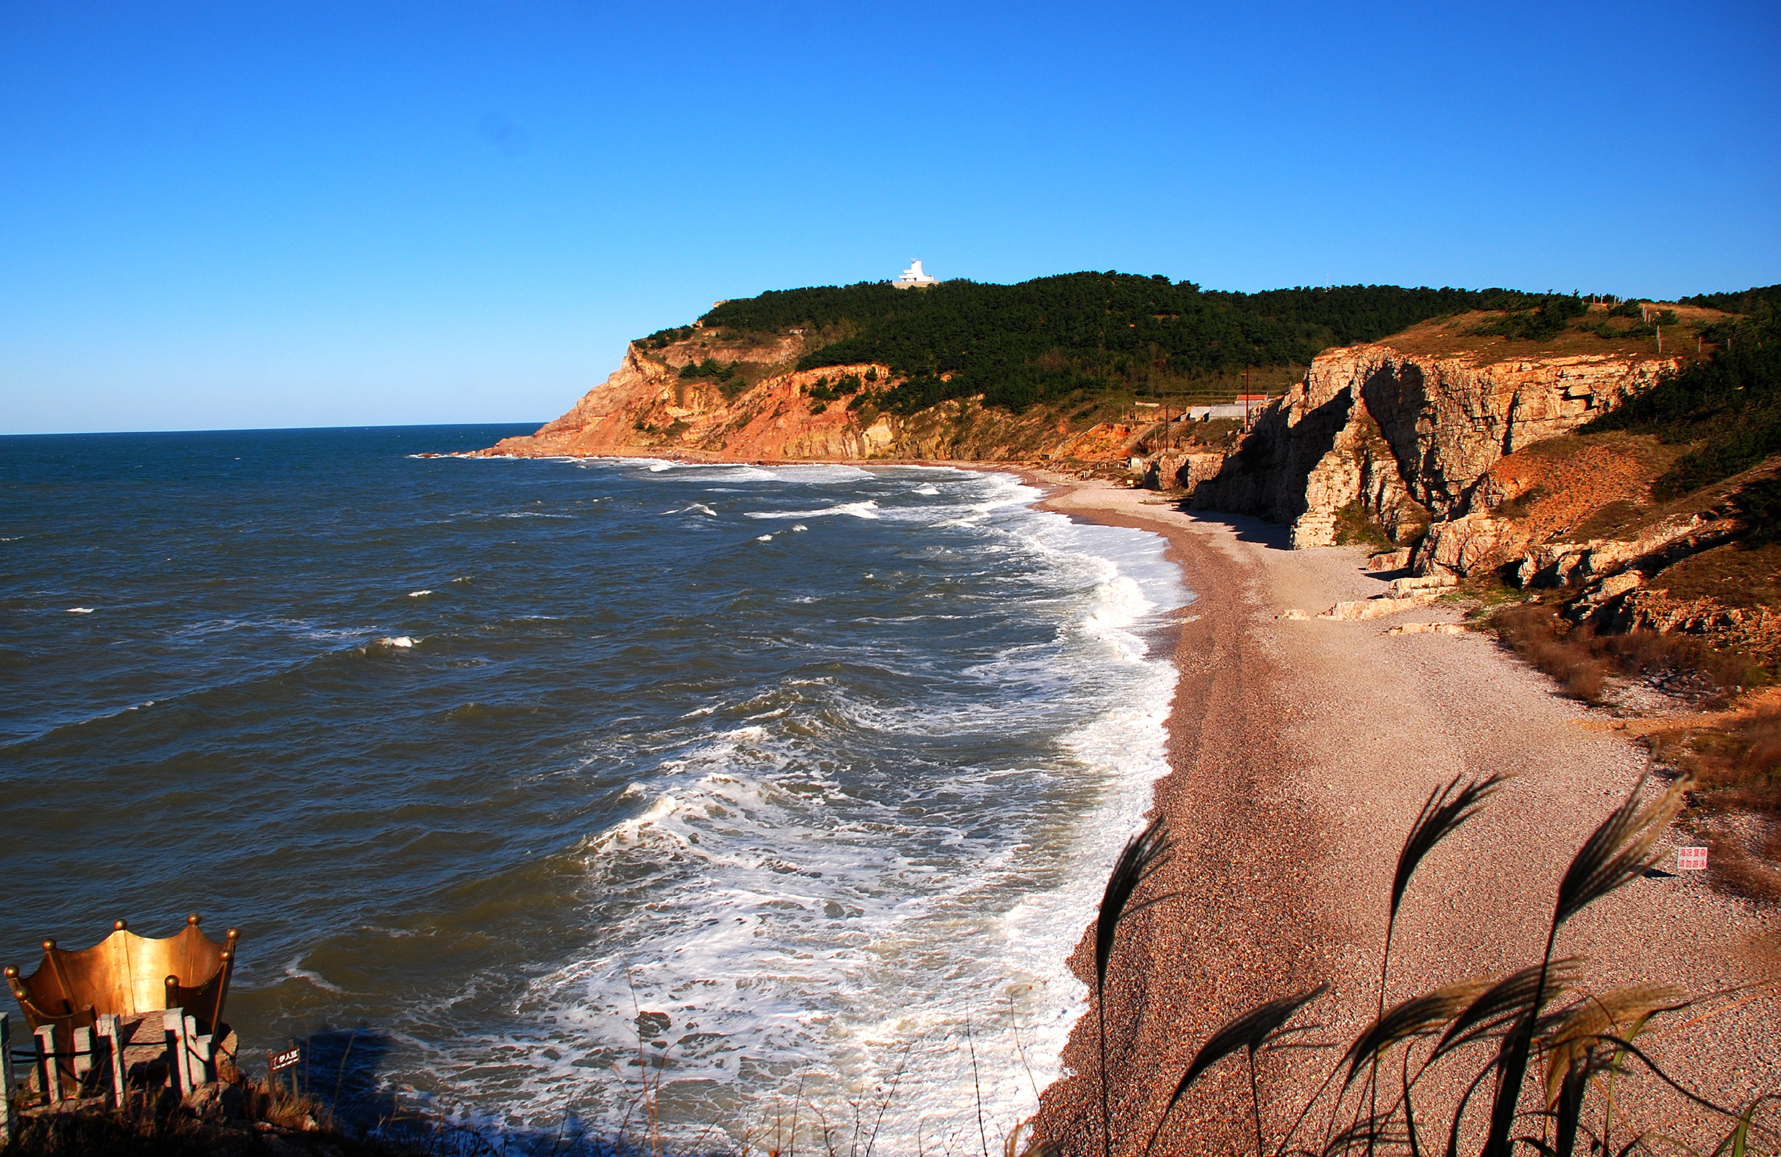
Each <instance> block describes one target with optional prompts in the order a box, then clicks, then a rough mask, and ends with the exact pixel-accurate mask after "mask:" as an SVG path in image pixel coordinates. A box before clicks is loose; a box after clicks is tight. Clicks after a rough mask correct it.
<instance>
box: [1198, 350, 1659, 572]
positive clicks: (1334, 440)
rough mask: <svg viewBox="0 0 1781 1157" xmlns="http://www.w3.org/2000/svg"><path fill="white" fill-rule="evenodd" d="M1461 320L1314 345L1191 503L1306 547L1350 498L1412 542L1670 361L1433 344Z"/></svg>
mask: <svg viewBox="0 0 1781 1157" xmlns="http://www.w3.org/2000/svg"><path fill="white" fill-rule="evenodd" d="M1461 328H1462V327H1461V326H1457V325H1454V324H1453V323H1452V322H1445V321H1444V322H1438V323H1430V324H1429V325H1425V326H1420V327H1417V328H1416V329H1413V330H1411V331H1409V332H1408V333H1406V334H1405V335H1404V340H1401V341H1400V340H1394V341H1387V342H1376V343H1371V344H1368V345H1362V346H1353V347H1349V348H1345V349H1336V350H1330V351H1327V352H1325V353H1322V354H1319V355H1318V356H1317V358H1316V359H1315V360H1314V361H1313V362H1312V363H1311V368H1310V370H1309V371H1308V372H1307V373H1306V375H1305V378H1304V380H1303V381H1302V382H1300V383H1299V384H1298V385H1297V386H1295V387H1293V388H1292V389H1291V390H1289V391H1288V392H1287V393H1286V394H1285V395H1283V396H1282V397H1280V398H1278V399H1275V400H1274V401H1272V402H1270V403H1268V405H1267V407H1266V408H1265V409H1264V410H1263V411H1262V412H1261V414H1260V415H1259V416H1258V417H1257V418H1256V419H1255V421H1254V423H1253V425H1252V426H1251V428H1250V430H1249V433H1248V435H1247V436H1246V437H1245V438H1244V440H1243V441H1242V443H1241V444H1240V446H1239V447H1238V448H1237V451H1236V452H1235V453H1233V454H1232V455H1231V456H1230V457H1229V458H1228V459H1227V460H1225V461H1224V462H1222V463H1221V464H1220V467H1219V469H1218V471H1217V473H1216V474H1214V475H1213V476H1212V477H1210V478H1207V479H1206V480H1204V481H1202V482H1199V483H1198V484H1197V485H1195V487H1194V489H1193V505H1194V506H1196V507H1199V508H1202V509H1216V510H1224V511H1230V512H1233V513H1241V514H1253V515H1257V516H1260V517H1262V518H1266V519H1268V520H1269V521H1271V522H1278V523H1283V524H1286V525H1289V526H1290V527H1291V528H1292V544H1293V546H1294V547H1310V546H1329V545H1333V544H1334V543H1335V541H1336V524H1337V521H1338V518H1339V515H1340V513H1341V512H1342V510H1343V509H1344V508H1345V507H1349V506H1350V505H1351V504H1355V503H1358V504H1359V508H1360V512H1361V513H1362V514H1363V515H1364V516H1365V517H1366V518H1367V519H1368V520H1370V521H1372V522H1374V523H1377V524H1378V525H1379V526H1381V527H1383V528H1384V530H1385V531H1386V533H1387V534H1388V535H1389V536H1390V537H1391V539H1392V540H1393V541H1394V542H1408V541H1410V540H1412V539H1414V538H1417V537H1420V536H1421V535H1422V533H1423V532H1424V531H1426V530H1428V529H1429V527H1430V526H1431V525H1433V524H1439V523H1443V522H1446V521H1448V520H1450V519H1454V518H1456V517H1459V516H1462V515H1463V514H1464V513H1465V512H1466V511H1467V510H1468V509H1469V507H1470V503H1471V500H1472V498H1473V495H1474V492H1475V491H1476V489H1477V487H1478V484H1479V482H1480V481H1481V480H1482V479H1483V478H1484V477H1485V475H1486V473H1487V472H1488V471H1489V470H1490V468H1491V467H1492V466H1494V465H1495V464H1496V463H1497V462H1498V461H1499V460H1500V459H1502V458H1504V457H1506V456H1508V455H1510V454H1513V453H1514V452H1515V451H1516V450H1517V449H1520V448H1522V447H1526V446H1529V445H1532V444H1534V443H1536V442H1540V441H1544V440H1546V439H1548V438H1552V437H1555V436H1557V435H1559V434H1563V433H1565V432H1567V431H1569V430H1571V429H1574V428H1575V427H1577V426H1579V425H1581V424H1582V423H1584V422H1586V421H1588V420H1589V419H1590V418H1591V417H1594V416H1596V415H1597V414H1600V413H1601V412H1602V411H1603V410H1605V409H1607V408H1609V407H1611V406H1613V405H1615V404H1616V403H1618V402H1619V401H1620V400H1622V399H1623V398H1625V397H1627V396H1628V395H1630V394H1632V393H1634V392H1637V391H1639V390H1641V389H1644V388H1647V387H1649V386H1650V385H1651V384H1652V383H1653V382H1654V381H1656V379H1657V376H1658V375H1659V374H1660V373H1662V372H1664V371H1666V370H1673V369H1674V368H1676V366H1677V364H1678V360H1677V359H1676V358H1673V357H1672V358H1662V357H1659V356H1656V355H1655V354H1646V353H1645V352H1643V351H1637V350H1631V351H1629V350H1609V351H1606V352H1599V353H1568V354H1559V355H1550V354H1541V353H1533V354H1530V355H1527V356H1522V357H1514V358H1508V359H1500V358H1493V357H1491V355H1492V354H1495V353H1497V352H1498V351H1496V350H1491V349H1489V348H1488V347H1486V348H1484V349H1476V348H1473V349H1467V348H1464V347H1460V348H1450V349H1441V348H1440V346H1441V344H1442V343H1441V341H1440V339H1443V338H1446V337H1447V336H1448V334H1447V332H1446V330H1447V329H1455V330H1458V329H1461ZM1430 339H1434V340H1432V341H1431V340H1430ZM1452 344H1457V343H1452ZM1419 347H1420V348H1419ZM1431 347H1433V348H1431Z"/></svg>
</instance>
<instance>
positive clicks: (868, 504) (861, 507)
mask: <svg viewBox="0 0 1781 1157" xmlns="http://www.w3.org/2000/svg"><path fill="white" fill-rule="evenodd" d="M834 514H851V515H852V516H853V517H855V518H880V517H882V515H880V514H879V512H878V503H877V502H876V501H874V500H873V499H870V498H868V499H866V500H865V501H863V502H841V503H837V504H836V505H834V506H825V507H823V508H822V509H820V510H748V511H744V512H743V515H742V516H743V517H744V518H827V517H829V516H830V515H834Z"/></svg>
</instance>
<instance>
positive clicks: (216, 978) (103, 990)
mask: <svg viewBox="0 0 1781 1157" xmlns="http://www.w3.org/2000/svg"><path fill="white" fill-rule="evenodd" d="M198 923H199V918H198V917H197V916H196V915H192V916H187V917H186V926H185V927H184V928H181V929H180V930H179V931H178V932H177V933H175V934H174V935H172V936H168V937H166V938H165V939H161V940H153V939H150V938H149V937H146V936H138V935H136V933H134V932H131V931H130V930H129V927H128V925H126V924H125V923H124V921H122V920H119V921H118V922H117V923H115V924H113V925H112V933H111V935H110V936H107V937H106V938H105V939H103V940H101V941H99V943H97V944H95V945H93V946H92V947H91V948H84V949H82V950H80V951H78V952H69V951H68V950H67V949H65V948H58V947H56V942H55V941H54V940H45V941H44V942H43V963H42V964H40V965H38V966H37V971H36V972H33V973H32V974H31V975H30V976H24V977H21V976H20V975H19V970H18V969H16V968H8V969H7V970H6V983H7V984H8V985H9V986H10V987H11V988H12V995H13V996H14V997H16V998H17V999H18V1002H19V1007H20V1008H21V1009H23V1010H24V1012H25V1019H26V1020H27V1021H29V1022H30V1024H31V1028H32V1030H33V1031H35V1030H37V1029H39V1028H42V1027H43V1026H44V1025H54V1026H55V1027H56V1031H57V1033H58V1035H60V1034H64V1033H66V1034H70V1035H69V1036H62V1039H64V1040H66V1039H71V1034H72V1033H73V1030H75V1029H77V1028H91V1027H92V1026H93V1024H94V1020H95V1018H96V1017H98V1016H104V1015H108V1014H109V1015H114V1016H118V1017H120V1018H122V1019H124V1020H135V1019H137V1018H140V1017H142V1016H144V1015H146V1014H147V1013H150V1012H153V1011H157V1010H161V1009H168V1008H183V1009H184V1010H186V1012H187V1013H188V1014H190V1015H191V1016H193V1017H195V1018H196V1019H197V1022H198V1026H199V1029H200V1031H202V1032H214V1031H216V1028H217V1026H218V1025H220V1024H221V1023H222V1019H223V1002H224V1001H225V1000H226V999H228V995H229V975H230V973H231V972H233V971H234V966H235V942H236V940H237V939H238V938H239V936H240V933H239V932H237V931H236V930H235V929H233V928H231V929H229V931H228V935H227V937H226V939H225V942H224V943H222V944H218V943H217V942H216V941H214V940H212V939H211V938H210V937H208V936H206V935H204V933H203V932H202V931H201V930H200V929H199V927H198Z"/></svg>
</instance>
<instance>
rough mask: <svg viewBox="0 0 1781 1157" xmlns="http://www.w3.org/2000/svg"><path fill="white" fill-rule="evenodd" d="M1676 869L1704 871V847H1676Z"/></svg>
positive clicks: (1705, 863) (1705, 856) (1705, 854)
mask: <svg viewBox="0 0 1781 1157" xmlns="http://www.w3.org/2000/svg"><path fill="white" fill-rule="evenodd" d="M1676 870H1677V871H1679V872H1704V871H1706V870H1707V849H1706V848H1677V849H1676Z"/></svg>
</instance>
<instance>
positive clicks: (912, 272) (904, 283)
mask: <svg viewBox="0 0 1781 1157" xmlns="http://www.w3.org/2000/svg"><path fill="white" fill-rule="evenodd" d="M891 284H892V285H894V286H896V287H897V288H898V289H914V288H915V287H916V286H918V285H939V284H940V279H939V278H938V277H929V276H928V275H927V274H925V273H923V272H922V271H921V261H920V260H919V259H918V260H915V261H912V262H910V264H909V268H907V269H905V270H903V276H901V277H899V278H897V279H896V280H895V281H893V282H891Z"/></svg>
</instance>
